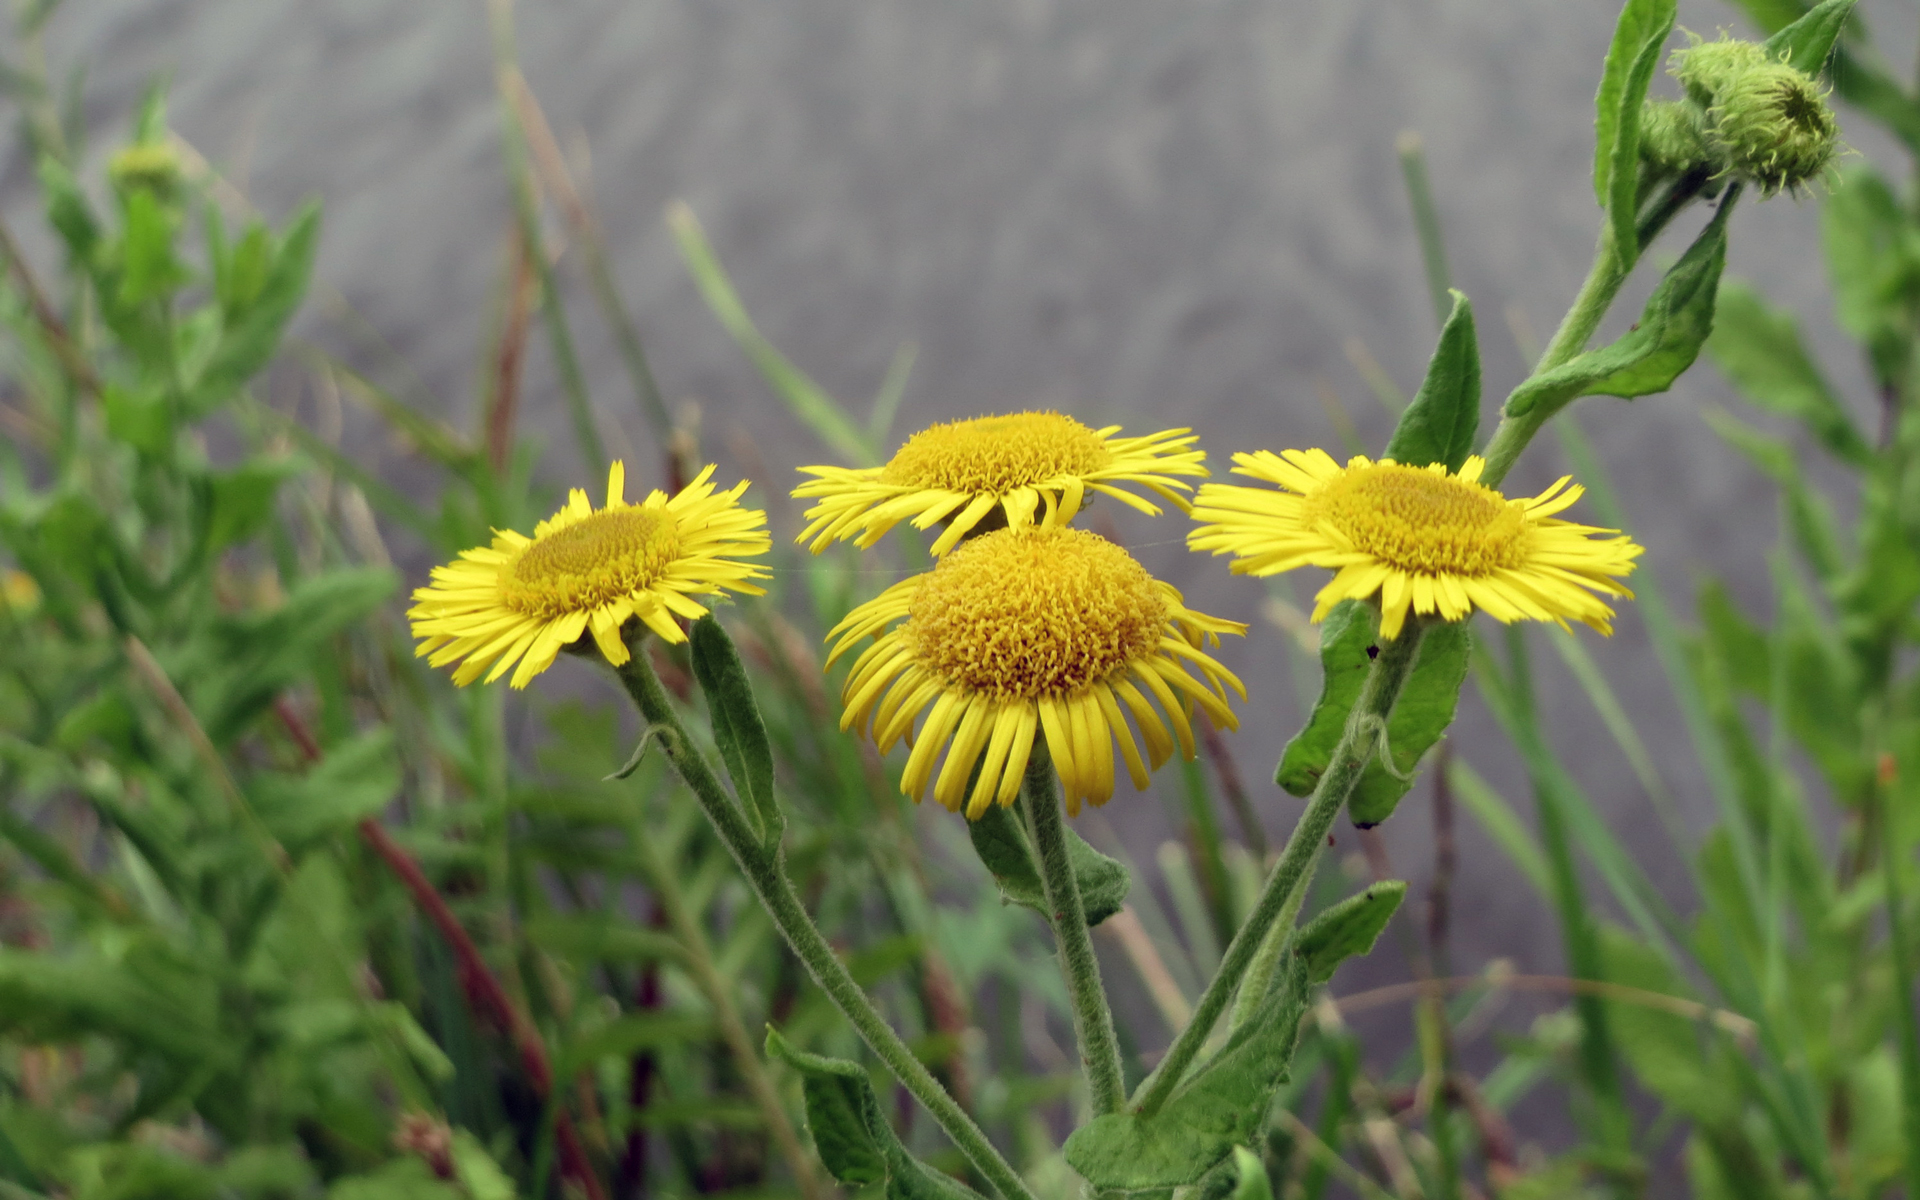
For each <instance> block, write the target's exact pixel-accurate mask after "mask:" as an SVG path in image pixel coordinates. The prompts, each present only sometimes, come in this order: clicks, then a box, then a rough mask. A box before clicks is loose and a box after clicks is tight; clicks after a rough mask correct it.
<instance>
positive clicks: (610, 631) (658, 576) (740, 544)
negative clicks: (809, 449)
mask: <svg viewBox="0 0 1920 1200" xmlns="http://www.w3.org/2000/svg"><path fill="white" fill-rule="evenodd" d="M712 475H713V468H712V467H711V466H709V467H708V468H706V469H705V470H704V471H701V472H700V475H699V477H698V478H696V479H695V480H694V481H693V482H692V483H690V484H688V485H687V486H686V487H685V488H684V489H682V490H681V492H680V494H679V495H677V496H675V497H673V498H672V499H671V500H669V499H668V498H667V494H666V493H665V492H660V491H655V492H653V493H651V494H650V495H648V496H647V498H646V499H645V500H643V501H641V502H640V503H638V504H628V503H627V501H626V481H627V471H626V466H625V464H623V463H618V462H616V463H614V464H613V467H612V468H611V469H610V470H609V471H608V472H607V503H606V506H605V507H604V508H599V509H595V508H594V507H593V505H592V503H591V502H590V501H589V500H588V499H587V494H586V493H585V492H583V491H581V490H580V489H579V488H575V489H573V492H572V493H571V494H570V495H569V496H568V497H567V504H566V507H564V508H562V509H561V510H560V511H559V512H557V513H555V514H554V515H553V516H551V517H548V518H547V519H546V520H544V521H542V522H540V524H538V525H536V526H535V527H534V530H533V536H532V537H530V538H529V537H524V536H522V535H520V534H518V533H515V532H514V531H512V530H510V529H509V530H495V531H494V535H493V544H492V545H491V546H480V547H476V548H475V549H472V550H465V551H462V552H461V554H460V558H459V560H458V561H456V562H453V563H450V564H448V565H447V566H444V567H435V568H434V569H433V583H432V585H431V586H428V587H423V588H420V589H419V590H417V591H415V592H414V593H413V598H414V600H415V601H416V603H415V604H414V606H413V607H412V608H411V609H409V610H408V611H407V615H408V616H409V617H411V618H412V619H413V636H415V637H417V638H421V639H423V640H422V641H421V643H420V647H419V649H418V650H416V651H415V654H416V655H428V654H430V655H432V656H433V657H432V658H431V659H429V660H428V661H430V662H431V663H432V664H433V665H434V666H436V667H438V666H444V665H445V664H447V663H450V662H453V661H454V660H456V659H465V660H466V661H464V662H462V663H461V664H460V669H459V670H457V671H455V672H454V673H453V681H454V682H455V683H457V684H459V685H460V686H461V687H465V686H466V685H467V684H470V683H472V682H473V681H474V680H476V679H478V678H480V674H481V672H483V671H486V672H487V682H488V683H492V682H493V681H494V680H496V679H498V678H500V676H501V675H502V674H504V673H505V672H506V670H507V668H509V667H511V666H513V665H514V663H515V662H518V663H519V664H520V668H519V670H517V671H515V672H514V673H513V686H514V687H517V688H522V687H525V686H527V682H528V681H529V680H531V679H532V678H533V677H534V676H535V675H538V674H539V673H540V672H542V671H544V670H546V669H547V668H548V667H550V666H552V665H553V660H554V657H555V656H556V655H558V654H559V653H560V649H561V647H563V646H566V645H568V644H569V643H571V642H573V641H575V640H577V639H578V638H579V637H580V636H581V635H582V634H583V633H591V634H592V635H593V640H594V641H595V643H597V644H598V645H599V647H600V652H601V653H602V654H604V655H605V656H606V658H607V661H608V662H610V663H612V664H613V665H614V666H619V665H620V664H621V663H624V662H626V661H627V659H628V658H629V657H631V655H630V654H629V653H628V651H627V645H626V642H625V640H624V639H623V638H622V637H621V634H620V627H621V625H623V624H624V623H625V622H626V620H627V618H629V617H638V618H639V619H640V620H641V621H643V622H645V623H646V625H647V627H648V628H649V629H651V630H653V631H654V632H655V633H657V634H659V635H660V636H661V637H663V638H665V639H667V640H668V641H669V642H681V641H685V640H686V635H685V634H683V633H681V632H680V627H679V626H678V625H677V624H675V623H674V618H675V617H686V618H688V619H689V620H692V619H696V618H699V617H701V616H704V615H706V611H707V610H706V609H705V608H703V607H701V606H700V605H699V604H697V603H695V602H694V601H693V600H691V599H689V598H688V597H690V596H699V595H714V594H717V593H719V592H720V591H721V590H722V589H727V590H731V591H735V592H745V593H747V594H749V595H754V596H758V595H761V594H762V592H761V589H760V588H758V587H755V586H754V585H753V583H752V582H751V581H752V580H755V579H764V578H766V571H765V570H763V569H762V568H760V567H758V566H755V565H753V564H752V563H744V562H738V561H735V560H736V559H738V558H741V557H745V556H751V555H755V554H765V553H766V552H767V549H768V547H769V545H770V544H771V543H770V542H769V540H768V537H767V533H766V523H767V519H766V514H764V513H762V512H760V511H759V510H758V509H752V508H741V507H740V506H739V504H738V501H739V499H740V494H741V493H742V492H744V491H746V490H747V485H746V484H745V483H744V482H743V483H740V484H739V485H737V486H736V487H734V488H732V489H730V490H728V491H724V492H719V493H716V492H715V491H714V489H713V485H712V484H711V483H709V482H707V480H708V479H709V478H710V477H711V476H712ZM489 664H492V667H493V669H492V670H491V671H487V667H488V665H489Z"/></svg>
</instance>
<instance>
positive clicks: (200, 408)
mask: <svg viewBox="0 0 1920 1200" xmlns="http://www.w3.org/2000/svg"><path fill="white" fill-rule="evenodd" d="M319 244H320V206H319V205H318V204H317V203H315V204H308V205H307V206H306V207H305V208H303V209H302V210H301V211H300V215H299V216H297V217H295V218H294V220H293V224H292V226H291V227H290V228H289V229H288V230H287V234H286V237H285V238H283V239H282V240H281V242H280V245H279V248H278V249H277V250H276V251H275V252H274V255H273V265H272V266H271V267H269V268H268V269H267V271H266V277H265V279H264V280H262V281H261V282H260V283H259V285H258V290H257V292H256V294H255V295H254V296H253V297H252V299H251V301H250V302H248V303H247V304H246V305H245V307H244V308H240V309H237V310H235V311H234V312H233V313H231V314H230V315H229V316H228V317H227V319H226V322H225V324H224V326H223V328H222V329H221V331H220V340H219V341H218V342H217V343H215V345H214V348H213V353H212V354H211V356H209V358H208V360H207V363H206V366H205V367H203V368H202V369H201V371H200V376H199V378H198V379H196V380H194V381H193V383H192V386H191V388H190V389H189V402H188V407H189V408H190V409H191V411H192V412H193V414H194V415H196V416H200V415H204V414H206V413H209V412H211V411H213V410H214V409H215V408H217V407H219V406H220V405H221V404H223V403H225V402H226V401H227V400H228V399H229V398H231V397H232V396H233V394H234V393H235V392H237V391H238V390H239V389H240V388H241V387H242V386H244V385H245V384H246V382H247V381H248V380H249V379H252V378H253V377H254V376H255V375H257V374H259V373H260V370H261V369H262V368H263V367H265V366H266V365H267V363H268V362H270V361H271V360H272V358H273V356H274V353H275V351H277V350H278V349H279V347H280V334H281V332H282V331H283V330H284V329H285V328H286V326H287V322H288V321H289V320H291V319H292V318H293V314H294V311H295V310H296V309H298V308H299V307H300V301H301V300H302V299H304V298H305V296H306V294H307V281H308V280H309V278H311V276H312V274H313V256H314V252H315V251H316V250H317V249H318V248H319ZM245 250H246V242H242V244H241V247H240V250H239V251H236V257H238V256H239V255H240V254H241V253H244V252H245ZM236 269H237V268H236ZM228 286H229V287H230V288H233V287H236V286H237V285H234V284H232V283H230V284H229V285H228ZM248 286H249V290H250V289H251V285H250V284H249V285H248ZM229 294H232V295H238V294H240V293H239V292H237V291H234V292H230V293H229ZM224 298H225V297H223V300H224Z"/></svg>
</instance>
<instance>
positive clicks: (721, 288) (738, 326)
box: [667, 203, 880, 467]
mask: <svg viewBox="0 0 1920 1200" xmlns="http://www.w3.org/2000/svg"><path fill="white" fill-rule="evenodd" d="M667 224H669V225H671V226H672V227H673V236H674V238H675V239H676V240H677V241H678V242H679V243H680V257H681V258H682V259H683V260H685V262H686V264H687V272H688V273H689V274H691V275H692V276H693V281H694V283H695V284H697V285H698V286H699V288H700V294H701V295H702V296H704V297H705V298H706V301H707V307H708V308H710V309H712V310H713V315H714V316H716V317H718V318H720V324H722V325H724V326H726V329H727V332H728V333H730V334H732V335H733V340H734V342H735V343H736V344H738V345H739V347H740V348H741V349H742V350H744V351H746V353H747V357H748V358H751V359H752V360H753V365H754V366H756V367H758V368H760V374H761V375H762V376H764V377H765V378H766V381H767V383H768V384H769V385H770V386H771V387H772V388H773V390H774V394H775V395H777V396H779V397H780V399H781V400H782V401H784V402H785V403H786V406H787V408H788V410H789V411H791V412H792V413H793V415H794V416H795V417H797V418H799V420H800V423H801V424H803V425H805V426H806V427H807V428H808V429H811V430H812V431H813V433H814V436H815V437H818V438H819V439H820V441H821V443H822V444H824V445H825V446H826V447H827V448H828V449H830V450H832V451H833V452H834V453H836V454H838V455H839V456H840V457H842V458H844V459H846V460H848V461H849V462H850V463H853V464H855V465H857V466H862V467H870V466H877V465H878V464H879V462H880V456H879V453H878V451H876V450H875V448H874V446H873V443H872V442H870V441H868V440H867V435H866V432H865V431H864V430H862V429H861V428H860V423H859V422H858V421H856V420H854V419H853V418H852V417H850V416H848V415H847V413H846V411H845V410H844V409H842V408H841V407H840V404H839V402H838V401H836V400H834V398H833V397H832V396H829V395H828V394H827V393H826V390H825V389H824V388H822V387H821V386H820V385H819V384H817V383H815V382H814V381H813V380H811V379H809V378H807V376H806V374H805V373H804V372H803V371H801V370H800V368H798V367H796V366H794V365H793V364H792V363H791V362H789V361H788V360H787V357H786V356H785V355H783V354H781V353H780V351H778V350H776V349H775V348H774V345H773V343H772V342H769V341H768V340H767V339H766V338H765V337H764V336H762V334H761V333H760V330H759V329H758V328H756V327H755V325H754V323H753V318H752V317H750V316H748V315H747V308H746V305H744V304H742V303H740V294H739V293H738V292H736V291H735V290H734V287H733V281H732V280H731V279H729V278H727V272H726V269H725V268H724V267H722V266H721V265H720V259H719V256H717V255H716V254H714V252H713V247H712V246H711V245H710V244H709V243H708V242H707V233H706V230H704V229H702V228H701V227H700V221H699V219H698V218H697V217H695V216H694V215H693V210H692V209H690V208H688V207H687V206H686V205H684V204H678V203H676V204H674V205H673V206H672V207H671V208H669V209H668V210H667Z"/></svg>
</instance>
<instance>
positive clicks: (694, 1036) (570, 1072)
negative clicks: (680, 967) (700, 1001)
mask: <svg viewBox="0 0 1920 1200" xmlns="http://www.w3.org/2000/svg"><path fill="white" fill-rule="evenodd" d="M713 1036H714V1026H713V1021H712V1020H711V1019H710V1018H708V1017H705V1016H699V1015H694V1014H689V1013H676V1012H657V1011H656V1012H634V1013H628V1014H626V1015H625V1016H622V1017H616V1018H615V1019H614V1020H612V1021H609V1022H607V1023H606V1024H605V1025H602V1026H600V1027H599V1028H598V1029H595V1030H593V1031H592V1032H590V1033H587V1034H584V1035H582V1036H580V1037H578V1038H575V1039H574V1040H573V1041H570V1042H568V1043H566V1044H565V1045H563V1046H562V1047H561V1048H560V1053H559V1054H558V1055H557V1056H556V1060H557V1061H556V1064H555V1067H554V1070H555V1072H556V1073H557V1074H558V1075H559V1077H560V1078H562V1079H571V1078H572V1077H573V1076H575V1075H577V1074H579V1073H580V1072H581V1071H585V1070H587V1069H589V1068H591V1067H593V1066H594V1065H595V1064H597V1063H599V1062H602V1061H604V1060H605V1059H609V1058H622V1059H624V1058H632V1057H633V1056H634V1055H635V1054H637V1053H639V1052H640V1051H642V1050H658V1049H660V1048H661V1047H664V1046H686V1045H693V1044H697V1043H699V1042H704V1041H709V1040H711V1039H712V1038H713Z"/></svg>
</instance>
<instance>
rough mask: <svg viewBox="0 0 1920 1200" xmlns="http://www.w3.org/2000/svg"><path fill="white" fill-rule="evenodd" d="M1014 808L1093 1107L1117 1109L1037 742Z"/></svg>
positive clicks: (1089, 950)
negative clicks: (1032, 862) (1042, 901)
mask: <svg viewBox="0 0 1920 1200" xmlns="http://www.w3.org/2000/svg"><path fill="white" fill-rule="evenodd" d="M1020 807H1021V809H1022V810H1024V812H1025V814H1026V818H1027V828H1028V829H1029V830H1030V831H1031V832H1032V835H1033V845H1034V849H1035V850H1037V851H1038V852H1039V855H1040V881H1041V884H1042V885H1043V886H1044V887H1045V888H1046V893H1047V913H1048V915H1049V917H1050V919H1051V923H1052V925H1053V937H1054V940H1055V941H1057V942H1058V943H1059V944H1060V971H1061V974H1063V975H1065V976H1066V980H1067V1000H1068V1001H1069V1003H1070V1004H1071V1006H1072V1008H1073V1032H1074V1035H1075V1036H1076V1037H1077V1038H1079V1041H1080V1064H1081V1066H1082V1067H1084V1068H1085V1069H1086V1072H1087V1082H1088V1084H1089V1085H1091V1087H1092V1089H1093V1109H1094V1111H1095V1112H1096V1113H1100V1114H1106V1113H1117V1112H1119V1111H1120V1110H1121V1109H1122V1108H1124V1107H1125V1106H1126V1102H1127V1085H1126V1083H1125V1081H1124V1079H1123V1078H1122V1076H1121V1074H1120V1043H1119V1038H1118V1037H1116V1036H1115V1034H1114V1031H1113V1011H1112V1010H1111V1009H1110V1008H1108V1006H1107V993H1106V989H1105V988H1103V987H1102V986H1101V984H1100V962H1099V960H1098V959H1096V958H1095V957H1094V955H1093V938H1092V937H1091V936H1089V935H1088V933H1087V910H1086V908H1085V907H1084V906H1083V905H1082V904H1081V902H1080V881H1079V880H1077V879H1075V878H1074V875H1073V863H1072V861H1071V860H1070V859H1069V858H1068V857H1067V831H1066V826H1065V824H1064V822H1063V821H1062V819H1061V816H1060V789H1059V788H1058V787H1057V786H1055V782H1054V775H1053V756H1052V755H1050V754H1048V753H1047V752H1046V750H1045V749H1044V747H1043V746H1042V744H1041V743H1039V742H1036V743H1035V745H1034V748H1033V754H1032V756H1031V757H1029V758H1028V759H1027V774H1026V779H1025V780H1024V781H1023V782H1022V784H1021V788H1020Z"/></svg>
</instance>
